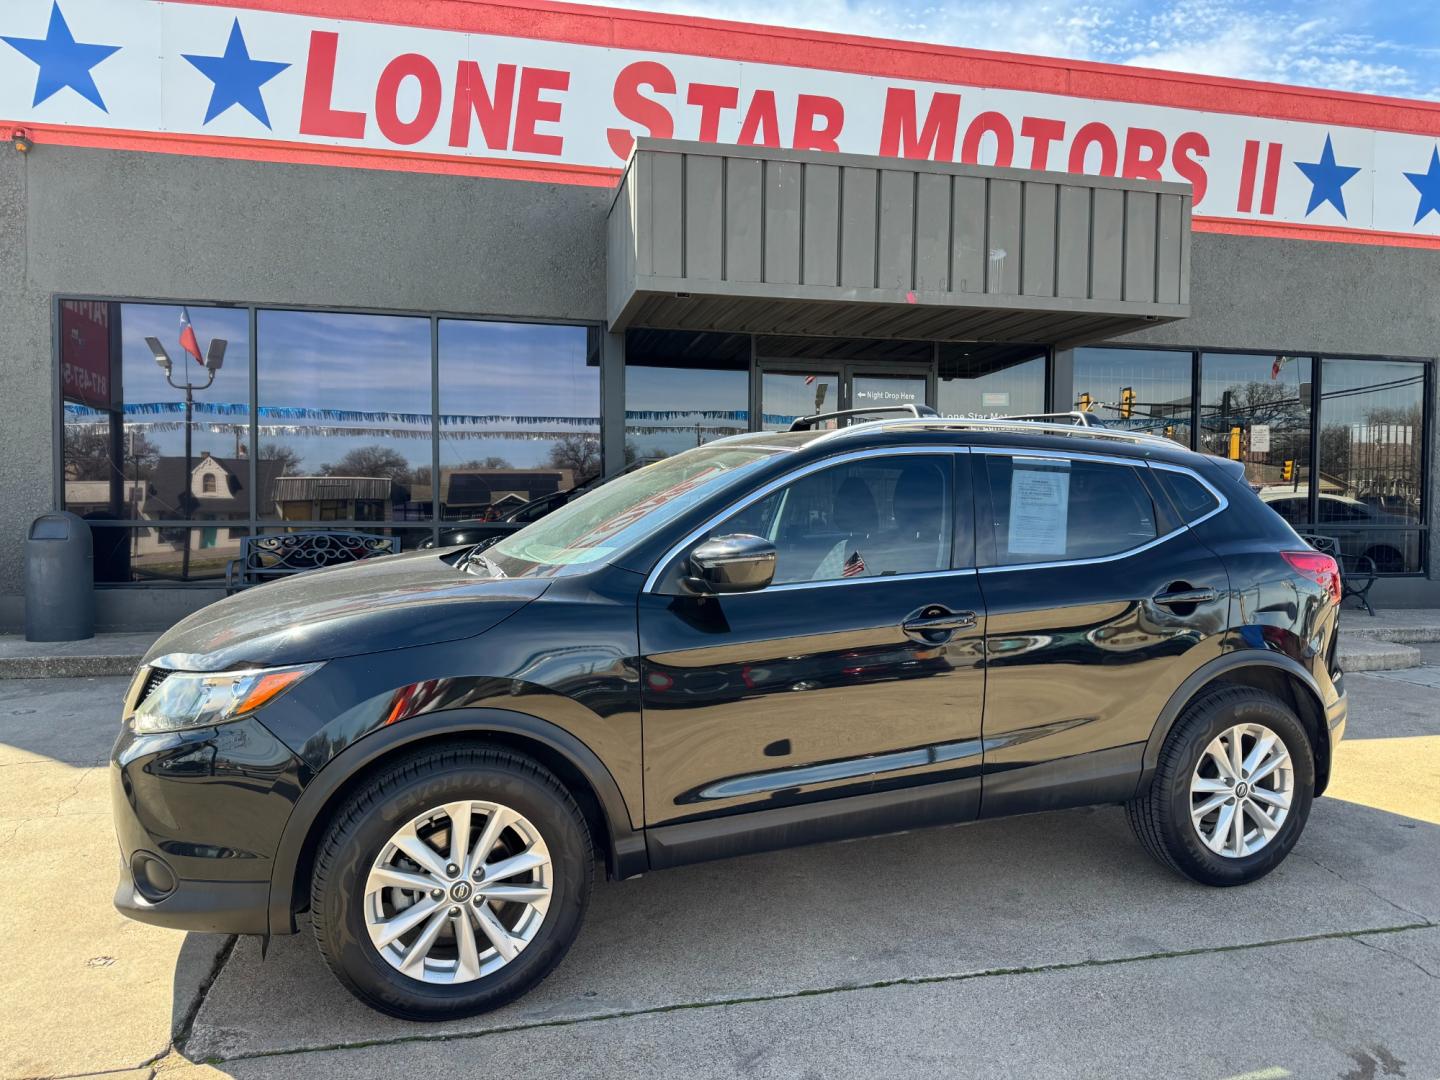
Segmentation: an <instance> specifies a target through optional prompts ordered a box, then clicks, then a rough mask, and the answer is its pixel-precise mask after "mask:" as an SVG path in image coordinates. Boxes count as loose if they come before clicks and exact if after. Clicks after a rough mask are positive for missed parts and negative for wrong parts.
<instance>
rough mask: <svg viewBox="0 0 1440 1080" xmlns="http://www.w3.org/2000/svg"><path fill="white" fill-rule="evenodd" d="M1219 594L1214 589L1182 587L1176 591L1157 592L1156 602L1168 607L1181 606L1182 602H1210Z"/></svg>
mask: <svg viewBox="0 0 1440 1080" xmlns="http://www.w3.org/2000/svg"><path fill="white" fill-rule="evenodd" d="M1219 595H1220V594H1219V593H1217V592H1216V591H1215V590H1214V589H1180V590H1177V591H1176V592H1162V593H1159V594H1157V595H1156V597H1155V603H1157V604H1163V605H1165V606H1166V607H1179V606H1180V605H1181V604H1208V603H1209V602H1210V601H1211V600H1214V599H1215V598H1216V597H1218V596H1219Z"/></svg>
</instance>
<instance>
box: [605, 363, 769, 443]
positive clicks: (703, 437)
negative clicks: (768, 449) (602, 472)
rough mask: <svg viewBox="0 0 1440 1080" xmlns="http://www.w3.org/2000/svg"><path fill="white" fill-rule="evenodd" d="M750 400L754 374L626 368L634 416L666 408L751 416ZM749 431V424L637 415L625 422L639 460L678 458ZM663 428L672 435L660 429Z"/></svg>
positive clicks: (629, 404) (628, 401)
mask: <svg viewBox="0 0 1440 1080" xmlns="http://www.w3.org/2000/svg"><path fill="white" fill-rule="evenodd" d="M749 397H750V373H749V372H748V371H745V370H739V371H737V370H728V369H721V368H700V367H686V368H665V367H649V366H641V365H638V364H637V365H631V366H628V367H626V369H625V410H626V412H629V413H643V412H651V411H663V410H667V409H678V410H681V411H685V410H695V411H696V412H700V411H706V412H711V411H722V412H737V413H746V412H748V410H749V407H750V402H749ZM748 427H749V422H748V420H721V419H716V418H713V417H701V416H694V417H690V418H683V417H681V418H675V419H657V418H653V417H646V416H636V417H632V418H630V419H628V420H627V421H626V432H625V442H626V445H627V446H628V447H629V448H630V449H633V450H634V451H635V453H636V454H637V455H638V456H639V457H641V458H645V459H648V458H654V457H662V456H667V455H670V454H678V453H679V452H680V451H682V450H688V449H690V448H691V447H693V446H699V445H700V444H701V443H703V442H708V441H710V440H711V439H717V438H720V437H721V436H723V435H728V434H734V433H735V432H739V431H745V430H747V429H748ZM661 428H665V429H673V430H664V431H661V430H657V429H661Z"/></svg>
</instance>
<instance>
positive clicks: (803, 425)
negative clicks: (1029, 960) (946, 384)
mask: <svg viewBox="0 0 1440 1080" xmlns="http://www.w3.org/2000/svg"><path fill="white" fill-rule="evenodd" d="M886 412H904V413H909V414H910V415H911V416H912V417H913V418H915V419H917V420H919V419H924V418H926V417H932V416H933V417H938V416H939V415H940V414H939V413H938V412H936V411H935V410H934V409H932V408H930V406H928V405H913V404H912V405H876V406H873V407H872V408H869V409H841V410H839V411H838V412H822V413H815V414H814V415H813V416H797V417H796V418H795V419H794V420H793V421H791V423H790V430H791V431H810V430H811V429H812V428H814V427H815V425H816V424H820V423H824V422H825V421H826V420H838V419H840V418H841V417H842V416H871V415H873V414H875V413H886Z"/></svg>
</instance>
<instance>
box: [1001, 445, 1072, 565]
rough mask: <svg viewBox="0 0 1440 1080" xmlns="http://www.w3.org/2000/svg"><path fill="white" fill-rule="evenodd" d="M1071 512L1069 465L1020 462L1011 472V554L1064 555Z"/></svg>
mask: <svg viewBox="0 0 1440 1080" xmlns="http://www.w3.org/2000/svg"><path fill="white" fill-rule="evenodd" d="M1069 508H1070V463H1069V462H1068V461H1027V460H1025V459H1024V458H1016V459H1015V463H1014V466H1013V467H1012V469H1011V472H1010V536H1009V539H1008V540H1007V541H1006V543H1007V546H1008V547H1009V548H1010V553H1011V554H1012V555H1064V554H1065V537H1066V531H1067V526H1068V524H1069V522H1068V517H1069Z"/></svg>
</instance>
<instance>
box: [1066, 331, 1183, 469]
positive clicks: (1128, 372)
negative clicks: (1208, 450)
mask: <svg viewBox="0 0 1440 1080" xmlns="http://www.w3.org/2000/svg"><path fill="white" fill-rule="evenodd" d="M1074 385H1075V400H1074V401H1072V402H1070V404H1069V408H1071V409H1088V411H1089V412H1091V413H1093V414H1094V415H1095V416H1096V418H1097V419H1099V420H1100V421H1101V422H1102V423H1103V424H1105V426H1106V427H1112V428H1123V429H1124V430H1127V431H1143V432H1147V433H1149V434H1151V435H1161V436H1164V437H1165V438H1167V439H1173V440H1175V441H1176V442H1177V443H1179V444H1180V445H1181V446H1189V445H1190V411H1191V404H1190V398H1191V391H1192V388H1193V386H1194V378H1193V372H1192V368H1191V354H1190V353H1189V352H1180V351H1176V350H1171V349H1076V350H1075V383H1074Z"/></svg>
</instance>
